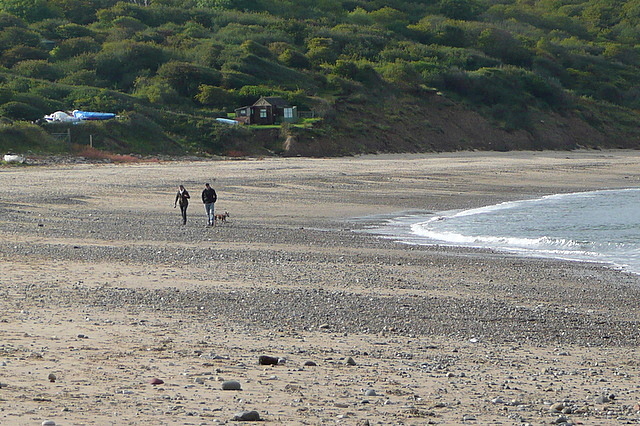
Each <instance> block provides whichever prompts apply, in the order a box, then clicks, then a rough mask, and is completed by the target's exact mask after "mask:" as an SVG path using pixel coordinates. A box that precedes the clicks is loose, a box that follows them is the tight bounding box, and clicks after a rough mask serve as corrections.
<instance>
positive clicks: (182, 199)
mask: <svg viewBox="0 0 640 426" xmlns="http://www.w3.org/2000/svg"><path fill="white" fill-rule="evenodd" d="M189 198H191V197H190V196H189V191H187V190H186V189H185V188H184V186H182V185H180V186H179V187H178V193H177V194H176V200H175V201H174V203H173V208H175V207H176V204H180V212H181V213H182V224H183V225H186V224H187V207H188V206H189Z"/></svg>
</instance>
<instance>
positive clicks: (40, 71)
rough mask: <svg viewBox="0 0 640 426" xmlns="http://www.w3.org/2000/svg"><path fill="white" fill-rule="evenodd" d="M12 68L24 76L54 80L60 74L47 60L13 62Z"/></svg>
mask: <svg viewBox="0 0 640 426" xmlns="http://www.w3.org/2000/svg"><path fill="white" fill-rule="evenodd" d="M12 70H13V71H15V72H16V73H18V74H20V75H22V76H25V77H31V78H39V79H42V80H49V81H55V80H57V79H58V78H60V76H62V73H61V72H60V70H58V69H57V68H56V67H55V66H53V65H52V64H50V63H49V62H47V61H42V60H27V61H21V62H18V63H17V64H15V65H14V66H13V68H12Z"/></svg>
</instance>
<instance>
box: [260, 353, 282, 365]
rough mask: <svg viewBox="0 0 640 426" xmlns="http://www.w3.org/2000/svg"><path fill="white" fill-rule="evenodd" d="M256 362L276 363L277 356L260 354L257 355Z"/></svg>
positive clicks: (263, 363) (262, 363) (261, 363)
mask: <svg viewBox="0 0 640 426" xmlns="http://www.w3.org/2000/svg"><path fill="white" fill-rule="evenodd" d="M258 364H260V365H278V358H276V357H273V356H268V355H260V356H259V357H258Z"/></svg>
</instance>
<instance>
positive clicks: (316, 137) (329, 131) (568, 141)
mask: <svg viewBox="0 0 640 426" xmlns="http://www.w3.org/2000/svg"><path fill="white" fill-rule="evenodd" d="M528 115H529V124H528V126H527V130H522V129H519V130H508V129H505V128H503V127H502V126H501V123H499V122H497V121H496V120H492V119H488V118H486V117H484V116H482V115H481V114H479V113H478V112H475V111H472V110H470V109H468V108H466V107H465V106H463V105H460V104H457V103H455V102H453V101H451V100H448V99H446V98H444V97H441V96H438V95H431V96H428V97H426V98H424V99H421V100H420V101H419V102H418V103H417V104H416V103H415V102H414V103H410V102H408V100H407V99H387V100H385V101H384V102H382V103H379V104H375V105H371V104H367V105H364V104H361V105H357V104H353V103H347V102H343V103H336V105H335V108H334V109H333V110H332V111H331V112H329V113H328V119H327V120H325V121H324V122H323V123H322V124H320V125H318V126H317V127H316V128H315V129H313V130H311V131H301V132H295V134H294V135H292V136H290V137H289V138H288V139H287V141H286V143H285V144H284V154H285V155H289V156H295V155H301V156H339V155H351V154H357V153H376V152H428V151H457V150H496V151H509V150H542V149H555V150H567V149H575V148H578V147H588V148H636V147H637V146H638V143H639V141H640V132H638V131H637V130H635V129H634V128H623V127H622V126H618V125H617V123H616V122H615V121H612V122H605V121H603V120H593V119H590V118H589V115H588V114H582V115H580V112H579V111H578V110H575V111H570V112H567V113H564V114H559V113H556V112H530V113H529V114H528Z"/></svg>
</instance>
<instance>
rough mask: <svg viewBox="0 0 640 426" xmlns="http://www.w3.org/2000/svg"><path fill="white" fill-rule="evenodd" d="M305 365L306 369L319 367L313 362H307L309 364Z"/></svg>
mask: <svg viewBox="0 0 640 426" xmlns="http://www.w3.org/2000/svg"><path fill="white" fill-rule="evenodd" d="M304 365H305V367H317V366H318V364H316V363H315V362H313V361H307V362H305V363H304Z"/></svg>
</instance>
